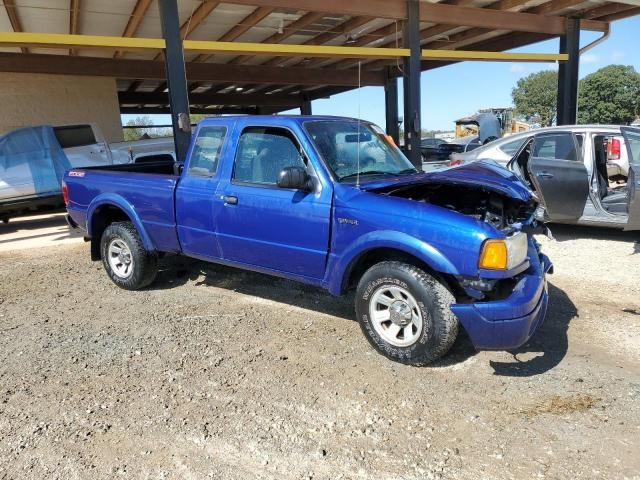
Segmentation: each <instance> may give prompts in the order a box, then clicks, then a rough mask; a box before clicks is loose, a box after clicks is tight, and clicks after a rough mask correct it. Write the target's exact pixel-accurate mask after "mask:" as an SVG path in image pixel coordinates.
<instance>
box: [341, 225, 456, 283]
mask: <svg viewBox="0 0 640 480" xmlns="http://www.w3.org/2000/svg"><path fill="white" fill-rule="evenodd" d="M376 237H377V238H376V239H375V240H373V239H366V238H365V239H362V240H361V241H359V242H357V245H354V246H352V247H351V248H349V249H348V250H347V252H346V253H345V254H344V255H342V256H341V260H340V262H339V265H338V266H337V268H336V271H337V272H339V273H338V274H336V275H334V278H333V279H332V281H330V286H329V290H330V291H331V292H332V293H334V294H337V295H340V294H343V293H345V292H347V291H348V290H349V289H351V288H353V286H354V285H355V284H357V281H358V279H359V278H360V277H361V276H362V274H363V273H364V272H365V271H366V270H367V269H368V268H370V267H371V266H372V265H374V264H376V263H379V262H381V261H386V260H397V261H402V262H405V263H408V264H411V265H415V266H417V267H420V268H422V269H423V270H424V271H425V272H427V273H429V274H431V275H433V276H434V277H436V278H438V279H440V280H441V281H443V282H444V283H445V284H446V285H447V286H448V287H449V288H450V289H452V290H455V287H456V282H455V280H454V276H455V275H457V274H458V271H457V269H456V267H455V266H454V265H453V264H452V263H451V262H450V261H449V260H448V259H447V258H445V256H444V255H443V254H442V253H441V252H440V251H438V250H437V249H436V248H435V247H433V246H432V245H429V244H428V243H426V242H423V241H420V240H418V239H416V238H415V237H411V236H409V235H407V234H404V233H399V232H389V234H388V235H385V234H384V233H382V232H377V233H376ZM367 240H369V241H367Z"/></svg>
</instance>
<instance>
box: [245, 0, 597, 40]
mask: <svg viewBox="0 0 640 480" xmlns="http://www.w3.org/2000/svg"><path fill="white" fill-rule="evenodd" d="M233 3H237V4H243V5H260V6H270V7H274V8H289V9H294V10H305V11H308V12H324V13H332V14H340V15H352V16H360V15H365V16H373V17H379V18H389V19H392V20H405V19H406V18H407V8H406V7H407V5H406V1H405V0H349V1H347V2H345V1H343V0H324V1H322V2H318V1H316V0H233ZM420 21H422V22H429V23H435V24H446V25H457V26H465V27H481V28H492V29H497V30H503V29H504V27H505V25H508V26H509V30H514V31H520V32H532V33H546V34H549V35H560V34H563V33H565V31H566V25H565V22H564V20H563V19H561V18H554V17H547V16H545V15H539V14H533V13H520V12H508V11H500V10H491V9H487V8H478V7H469V6H459V5H446V4H443V3H427V2H421V3H420ZM582 28H583V29H584V30H595V31H605V30H606V27H605V25H603V24H602V22H591V21H588V22H584V24H583V25H582Z"/></svg>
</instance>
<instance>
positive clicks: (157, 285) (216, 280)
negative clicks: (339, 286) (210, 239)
mask: <svg viewBox="0 0 640 480" xmlns="http://www.w3.org/2000/svg"><path fill="white" fill-rule="evenodd" d="M189 281H195V282H196V283H195V285H196V286H199V287H217V288H224V289H226V290H232V291H234V292H238V293H241V294H244V295H250V296H254V297H258V298H263V299H265V300H271V301H274V302H279V303H285V304H288V305H293V306H296V307H300V308H305V309H308V310H313V311H316V312H319V313H324V314H327V315H332V316H335V317H339V318H344V319H347V320H352V321H355V313H354V307H353V296H352V295H347V296H344V297H334V296H332V295H330V294H329V293H328V292H326V291H325V290H323V289H321V288H316V287H313V286H310V285H305V284H302V283H298V282H294V281H291V280H286V279H283V278H278V277H274V276H271V275H264V274H261V273H256V272H251V271H247V270H242V269H238V268H233V267H227V266H224V265H219V264H212V263H206V262H201V261H198V260H193V259H190V258H187V257H179V256H172V257H166V258H164V259H163V260H162V262H161V264H160V274H159V276H158V279H157V280H156V281H155V282H154V283H153V285H152V286H151V287H150V288H151V289H154V290H162V289H167V288H174V287H177V286H180V285H184V284H186V283H187V282H189Z"/></svg>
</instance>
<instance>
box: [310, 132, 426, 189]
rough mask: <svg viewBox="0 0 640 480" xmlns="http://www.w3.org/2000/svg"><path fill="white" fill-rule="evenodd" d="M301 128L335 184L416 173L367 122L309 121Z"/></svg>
mask: <svg viewBox="0 0 640 480" xmlns="http://www.w3.org/2000/svg"><path fill="white" fill-rule="evenodd" d="M304 128H305V130H306V131H307V133H308V134H309V136H310V137H311V139H312V141H313V143H314V145H315V147H316V149H317V150H318V152H319V153H320V155H321V156H322V158H323V160H324V161H325V163H326V164H327V166H328V167H329V168H330V169H331V171H332V172H333V174H334V175H335V176H336V177H337V178H338V181H341V182H342V181H345V182H349V181H353V182H356V181H358V180H359V179H361V178H365V177H371V176H385V175H388V176H397V175H408V174H411V173H416V172H417V171H418V170H416V168H415V167H414V166H413V165H412V164H411V162H410V161H409V160H408V159H407V157H405V156H404V155H403V154H402V152H401V151H400V149H398V147H396V146H395V145H394V144H393V142H392V141H390V140H389V139H388V138H387V137H386V136H385V134H384V132H383V131H382V130H381V129H380V128H379V127H376V126H375V125H372V124H370V123H366V122H356V121H352V120H351V121H350V120H344V121H336V120H328V121H310V122H305V124H304Z"/></svg>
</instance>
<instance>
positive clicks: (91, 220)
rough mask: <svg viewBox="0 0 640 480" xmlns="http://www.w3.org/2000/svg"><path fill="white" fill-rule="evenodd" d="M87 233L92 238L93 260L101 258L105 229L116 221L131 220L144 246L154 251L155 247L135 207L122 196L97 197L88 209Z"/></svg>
mask: <svg viewBox="0 0 640 480" xmlns="http://www.w3.org/2000/svg"><path fill="white" fill-rule="evenodd" d="M87 218H88V222H87V235H88V237H89V238H91V260H94V261H95V260H100V258H101V256H102V255H101V252H100V240H101V238H102V234H103V232H104V231H105V229H106V228H107V227H108V226H109V225H111V224H112V223H115V222H131V223H132V224H133V225H134V227H135V228H136V230H137V232H138V234H139V235H140V238H141V240H142V243H143V245H144V248H145V249H146V250H148V251H154V250H155V247H154V245H153V242H152V241H151V238H150V237H149V235H148V234H147V232H146V230H145V229H144V226H143V225H142V222H141V221H140V218H139V217H138V215H137V214H136V213H135V210H134V209H133V207H132V206H131V205H130V204H129V203H128V202H126V201H125V200H124V199H122V198H121V197H117V196H111V195H108V196H106V195H105V196H103V197H96V199H95V200H94V201H93V202H92V203H91V205H90V206H89V209H88V211H87Z"/></svg>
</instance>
